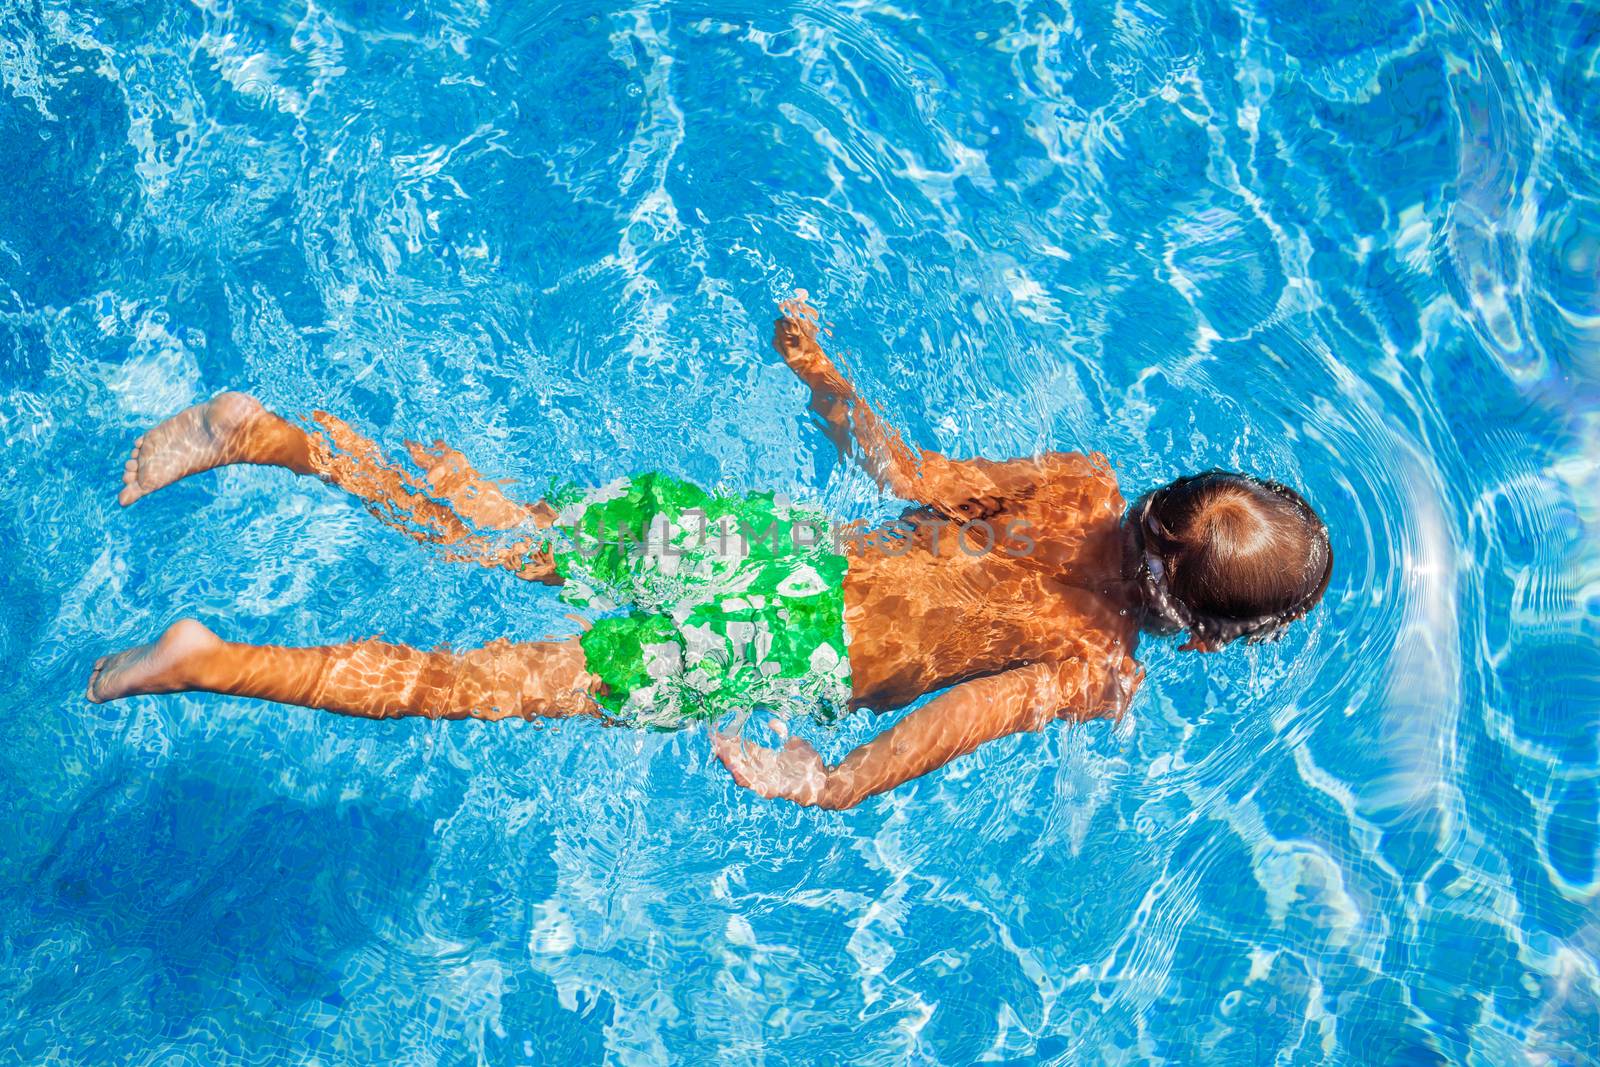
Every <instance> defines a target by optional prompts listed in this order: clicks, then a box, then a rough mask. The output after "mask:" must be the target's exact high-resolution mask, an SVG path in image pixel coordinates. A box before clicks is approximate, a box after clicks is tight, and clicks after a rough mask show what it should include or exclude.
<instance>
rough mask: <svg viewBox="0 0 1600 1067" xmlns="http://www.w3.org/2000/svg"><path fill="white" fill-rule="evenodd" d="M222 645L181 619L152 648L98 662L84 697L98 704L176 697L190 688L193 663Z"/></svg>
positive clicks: (201, 626) (194, 622)
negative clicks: (153, 696) (149, 695)
mask: <svg viewBox="0 0 1600 1067" xmlns="http://www.w3.org/2000/svg"><path fill="white" fill-rule="evenodd" d="M221 645H222V639H221V638H220V637H218V636H217V635H216V634H214V633H212V632H211V631H210V630H208V629H206V628H205V626H204V624H202V623H200V622H199V621H197V620H195V619H179V620H178V621H177V622H175V623H173V624H172V625H171V626H169V627H167V632H166V633H164V634H162V635H161V637H160V638H159V639H157V640H156V641H155V642H154V643H153V644H148V645H138V646H137V647H134V648H130V649H127V650H125V651H123V652H118V653H117V654H116V655H114V656H102V657H100V658H99V659H97V660H95V663H94V673H92V674H90V675H89V688H88V690H87V692H86V693H85V694H84V695H85V696H87V697H88V698H89V699H90V700H91V701H92V702H94V703H96V704H104V703H105V702H106V701H108V700H120V699H121V698H122V697H130V696H139V695H140V694H142V693H176V692H179V691H180V690H183V689H187V688H188V687H189V684H190V678H189V674H190V672H189V671H188V670H187V668H188V667H190V666H191V665H192V664H193V662H194V660H195V659H196V658H197V657H199V656H201V655H203V654H205V653H207V652H210V651H211V650H213V649H215V648H219V647H221Z"/></svg>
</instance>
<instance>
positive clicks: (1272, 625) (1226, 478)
mask: <svg viewBox="0 0 1600 1067" xmlns="http://www.w3.org/2000/svg"><path fill="white" fill-rule="evenodd" d="M1124 537H1125V551H1124V556H1123V558H1124V561H1125V562H1124V568H1125V572H1126V573H1127V576H1128V577H1129V578H1131V579H1133V580H1134V581H1135V582H1136V583H1137V584H1138V587H1139V590H1140V593H1141V596H1142V600H1143V603H1144V611H1145V625H1146V626H1147V627H1149V628H1150V629H1154V630H1157V631H1158V632H1164V633H1175V632H1177V631H1179V630H1188V631H1189V634H1190V638H1189V643H1188V644H1187V645H1186V646H1185V647H1193V648H1198V649H1201V650H1203V651H1215V650H1217V649H1219V648H1221V647H1222V646H1224V645H1226V644H1228V642H1230V641H1234V640H1236V639H1238V638H1240V637H1244V638H1247V639H1248V640H1250V641H1252V642H1254V641H1267V640H1272V639H1274V638H1276V637H1278V636H1279V634H1280V632H1281V630H1282V628H1283V626H1284V625H1285V624H1286V623H1289V622H1293V621H1294V620H1295V619H1298V618H1300V617H1301V616H1302V615H1304V614H1305V613H1306V612H1308V611H1310V610H1311V609H1312V608H1313V607H1314V606H1316V603H1317V601H1319V600H1321V599H1322V594H1323V592H1324V591H1325V590H1326V589H1327V588H1328V580H1329V578H1331V577H1332V575H1333V549H1332V548H1331V547H1330V546H1329V544H1328V528H1327V527H1326V526H1324V525H1323V523H1322V520H1321V519H1320V518H1318V516H1317V513H1316V512H1315V511H1314V510H1312V507H1311V505H1310V504H1308V503H1306V501H1305V499H1304V498H1303V497H1301V496H1300V494H1299V493H1296V492H1295V491H1294V490H1293V489H1290V488H1289V487H1288V486H1286V485H1280V484H1279V483H1277V482H1268V481H1262V480H1261V479H1259V478H1252V477H1251V476H1250V475H1247V474H1233V473H1230V472H1228V471H1220V470H1212V471H1206V472H1205V473H1203V474H1194V475H1190V476H1189V477H1187V478H1179V479H1178V480H1177V481H1175V482H1172V483H1171V484H1170V485H1165V486H1162V487H1161V488H1160V489H1157V490H1155V491H1153V492H1150V493H1147V494H1145V495H1144V496H1143V497H1141V498H1140V499H1139V500H1138V501H1136V502H1135V503H1134V505H1133V506H1132V507H1131V508H1129V509H1128V514H1127V516H1126V518H1125V519H1124Z"/></svg>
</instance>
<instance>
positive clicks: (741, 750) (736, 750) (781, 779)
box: [711, 730, 828, 804]
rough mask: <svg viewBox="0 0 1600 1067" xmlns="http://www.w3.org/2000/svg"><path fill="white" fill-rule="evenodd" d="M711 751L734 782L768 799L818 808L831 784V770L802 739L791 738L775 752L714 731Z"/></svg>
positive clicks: (712, 732)
mask: <svg viewBox="0 0 1600 1067" xmlns="http://www.w3.org/2000/svg"><path fill="white" fill-rule="evenodd" d="M711 750H712V751H713V752H715V753H716V754H717V758H718V759H720V760H721V761H722V765H723V766H725V767H727V768H728V771H729V773H730V774H732V775H733V780H734V781H736V782H738V783H739V784H740V785H742V786H744V787H745V788H746V789H751V790H754V791H755V792H757V793H759V794H761V795H762V796H764V797H769V798H775V797H782V798H784V799H785V800H792V801H794V802H795V803H796V804H816V803H817V802H818V801H820V800H821V799H822V790H823V787H824V786H825V785H827V783H828V768H827V766H826V765H825V764H824V763H823V762H822V757H821V756H820V755H818V754H817V750H816V749H814V748H812V747H811V745H810V744H808V743H807V742H806V741H804V740H802V739H801V738H798V737H791V738H789V740H788V741H786V742H784V745H783V747H782V748H780V749H771V748H763V747H762V746H760V745H752V744H750V743H749V742H748V741H745V740H743V739H742V738H738V737H734V736H733V735H731V734H725V733H721V732H720V731H717V730H712V731H711Z"/></svg>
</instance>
